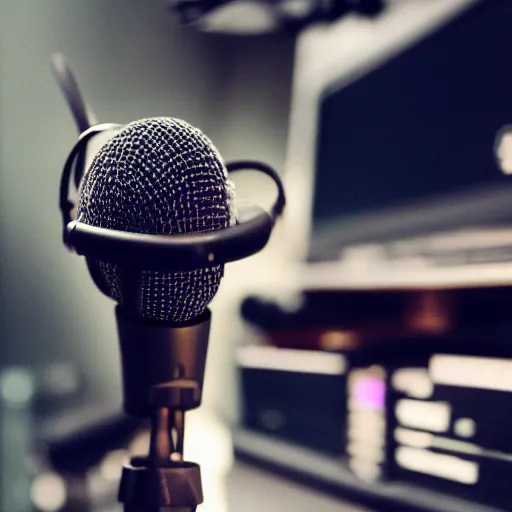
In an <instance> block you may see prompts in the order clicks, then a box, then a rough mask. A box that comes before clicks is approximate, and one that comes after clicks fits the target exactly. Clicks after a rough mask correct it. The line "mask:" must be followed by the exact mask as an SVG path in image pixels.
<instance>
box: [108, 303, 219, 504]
mask: <svg viewBox="0 0 512 512" xmlns="http://www.w3.org/2000/svg"><path fill="white" fill-rule="evenodd" d="M210 318H211V314H210V311H209V310H206V311H205V312H204V313H203V315H201V316H200V317H198V318H197V319H195V320H194V321H191V322H188V323H186V324H179V325H176V324H173V325H167V324H162V323H153V322H146V321H144V320H141V319H138V318H133V317H131V316H130V315H129V314H127V313H126V311H124V310H123V309H122V308H121V307H120V306H118V307H117V308H116V319H117V326H118V333H119V342H120V348H121V358H122V363H123V364H122V368H123V395H124V409H125V411H126V412H127V413H128V414H130V415H133V416H139V417H149V418H151V436H150V447H149V454H148V455H147V456H146V457H133V458H132V459H131V460H130V463H129V464H126V465H125V466H124V467H123V472H122V477H121V483H120V487H119V496H118V497H119V501H120V502H121V503H123V505H124V510H125V512H164V511H165V512H171V511H173V512H193V511H195V510H196V507H197V505H199V504H200V503H202V501H203V495H202V484H201V470H200V467H199V465H198V464H196V463H194V462H187V461H184V460H183V452H184V448H183V447H184V438H185V412H186V411H189V410H191V409H195V408H197V407H199V405H200V404H201V395H202V387H203V378H204V370H205V363H206V353H207V348H208V335H209V327H210ZM141 345H143V348H144V350H141Z"/></svg>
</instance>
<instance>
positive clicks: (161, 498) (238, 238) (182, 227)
mask: <svg viewBox="0 0 512 512" xmlns="http://www.w3.org/2000/svg"><path fill="white" fill-rule="evenodd" d="M113 128H116V130H117V133H116V135H114V137H113V138H112V139H111V140H109V141H108V142H107V143H106V144H104V145H103V146H102V148H101V149H100V150H99V152H98V153H97V154H96V156H95V157H94V159H93V161H92V164H91V166H90V167H89V168H88V169H86V170H85V172H84V173H83V176H82V178H81V181H80V185H79V190H78V195H79V200H78V205H77V207H76V208H75V205H74V204H73V202H72V201H71V200H70V199H69V186H70V183H72V182H73V176H72V174H73V165H74V162H75V160H76V159H77V158H79V156H80V155H81V154H82V153H83V152H84V151H85V150H86V146H87V143H88V141H90V140H91V139H92V138H94V137H95V136H96V135H97V134H98V133H102V132H103V131H104V130H112V129H113ZM243 169H252V170H257V171H259V172H262V173H264V174H266V175H267V176H269V177H270V178H272V179H273V180H274V182H275V184H276V186H277V189H278V197H277V199H276V201H275V204H274V206H273V208H272V210H271V211H270V212H266V211H265V210H264V209H263V208H261V207H260V206H258V205H254V204H243V203H241V202H239V201H238V202H235V194H234V187H233V185H232V183H231V181H230V180H229V179H228V173H229V172H236V171H239V170H243ZM284 206H285V196H284V190H283V186H282V183H281V180H280V178H279V176H278V174H277V173H276V172H275V170H273V169H272V168H271V167H269V166H267V165H266V164H263V163H261V162H252V161H241V162H231V163H228V164H224V162H223V160H222V157H221V156H220V154H219V152H218V151H217V149H216V148H215V146H214V145H213V143H212V142H211V141H210V140H209V139H208V138H207V137H206V136H205V135H204V134H203V133H202V132H201V131H200V130H198V129H197V128H195V127H193V126H191V125H189V124H188V123H186V122H185V121H182V120H178V119H173V118H168V117H157V118H150V119H142V120H139V121H135V122H132V123H129V124H128V125H126V126H124V127H119V126H116V125H110V124H109V125H96V126H92V127H91V128H89V129H88V130H86V131H84V132H83V133H82V134H81V136H80V137H79V140H78V142H77V143H76V144H75V146H74V148H73V149H72V150H71V152H70V154H69V156H68V158H67V160H66V163H65V165H64V170H63V174H62V179H61V187H60V207H61V212H62V220H63V238H64V242H65V244H66V246H67V247H68V248H69V249H72V250H74V251H75V252H77V253H78V254H80V255H83V256H85V257H86V261H87V265H88V268H89V271H90V273H91V276H92V277H93V280H94V282H95V283H96V285H97V286H98V288H99V289H100V290H101V291H102V292H103V293H104V294H105V295H107V296H108V297H110V298H112V299H114V300H115V301H116V302H117V307H116V320H117V326H118V334H119V344H120V351H121V362H122V379H123V403H124V409H125V411H126V412H127V413H128V414H130V415H133V416H138V417H150V418H152V435H151V443H150V452H149V454H148V457H144V458H140V457H137V458H134V459H132V461H131V464H129V465H127V466H125V467H124V469H123V476H122V480H121V486H120V494H119V496H120V501H122V502H123V503H124V504H125V510H126V511H130V512H131V511H140V510H158V507H169V508H173V507H178V508H179V507H184V508H183V510H195V507H196V506H197V504H198V503H201V502H202V491H201V481H200V472H199V466H198V465H197V464H194V463H191V462H184V461H183V437H184V425H185V424H184V413H185V411H187V410H190V409H194V408H196V407H198V406H199V405H200V403H201V396H202V388H203V377H204V369H205V363H206V354H207V348H208V334H209V326H210V318H211V313H210V310H209V309H208V304H209V303H210V302H211V300H212V299H213V297H214V296H215V294H216V293H217V291H218V288H219V285H220V282H221V279H222V277H223V274H224V265H225V264H226V263H228V262H230V261H235V260H239V259H242V258H245V257H248V256H250V255H252V254H254V253H256V252H258V251H259V250H261V249H263V247H264V246H265V245H266V243H267V241H268V239H269V237H270V234H271V232H272V229H273V226H274V223H275V221H276V219H277V218H278V217H279V216H280V215H281V213H282V211H283V209H284ZM74 211H76V217H75V218H73V212H74ZM166 510H167V509H166Z"/></svg>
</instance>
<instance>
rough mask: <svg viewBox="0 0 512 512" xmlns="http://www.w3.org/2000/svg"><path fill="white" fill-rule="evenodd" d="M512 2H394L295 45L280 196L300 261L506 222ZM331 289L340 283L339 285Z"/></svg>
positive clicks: (511, 204)
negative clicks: (502, 157)
mask: <svg viewBox="0 0 512 512" xmlns="http://www.w3.org/2000/svg"><path fill="white" fill-rule="evenodd" d="M511 49H512V2H510V0H394V1H390V2H389V3H388V8H387V10H386V11H385V12H384V13H383V14H382V15H381V16H380V17H378V18H376V19H375V20H366V19H360V18H357V17H352V18H350V19H343V20H341V21H340V22H339V23H337V24H334V25H331V26H317V27H313V28H311V29H310V30H309V31H308V32H306V33H304V35H303V36H302V38H301V39H300V41H299V44H298V50H297V64H296V65H297V67H296V72H295V81H294V93H293V101H292V115H291V122H290V139H289V154H288V161H287V169H286V180H287V183H286V186H287V191H288V196H289V214H288V220H289V222H290V223H293V225H291V224H290V229H289V232H290V233H293V238H292V240H291V242H292V244H293V249H292V251H291V252H292V253H293V254H294V255H295V257H296V258H297V261H299V260H301V261H308V260H309V261H311V260H313V261H331V262H332V261H335V260H337V259H338V258H339V257H340V254H342V253H343V251H344V250H346V248H347V247H353V246H355V245H361V244H375V243H386V242H389V241H392V240H399V239H407V238H409V237H417V236H427V235H431V234H432V233H439V232H446V231H450V232H453V231H457V230H461V229H467V228H478V227H485V229H487V228H488V227H489V226H492V227H494V228H495V227H496V226H501V227H503V226H505V227H507V225H510V224H511V223H512V177H511V176H508V175H507V174H506V173H504V172H503V169H500V165H499V162H497V159H496V137H497V134H498V133H499V132H500V130H502V129H503V127H504V126H506V125H508V124H510V123H512V65H511V64H510V62H511V56H512V50H511ZM334 280H335V279H334Z"/></svg>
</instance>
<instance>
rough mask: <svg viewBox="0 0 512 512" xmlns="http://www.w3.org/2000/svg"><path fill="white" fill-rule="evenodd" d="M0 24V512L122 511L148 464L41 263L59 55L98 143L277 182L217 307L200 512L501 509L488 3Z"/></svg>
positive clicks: (507, 226) (83, 310) (25, 8)
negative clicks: (219, 160)
mask: <svg viewBox="0 0 512 512" xmlns="http://www.w3.org/2000/svg"><path fill="white" fill-rule="evenodd" d="M0 5H1V9H0V182H1V186H0V224H1V225H0V283H1V285H0V294H1V295H0V308H1V309H0V326H1V334H2V344H1V346H0V446H1V450H0V505H1V506H0V510H2V511H4V510H5V511H7V510H9V511H10V512H18V511H19V512H29V511H31V512H32V511H43V512H46V511H48V512H49V511H71V510H76V511H79V512H80V511H84V512H85V511H91V512H92V511H106V510H120V508H119V505H118V504H116V494H117V486H118V481H119V476H120V471H121V469H120V468H121V465H122V463H123V462H124V460H125V458H126V456H127V453H128V452H133V451H134V450H135V451H136V452H138V451H143V450H144V449H145V447H146V445H147V428H146V427H145V426H144V425H141V424H140V423H139V422H137V421H135V420H133V421H132V420H129V419H127V418H124V416H122V414H121V379H120V364H119V351H118V343H117V332H116V325H115V317H114V303H113V302H112V301H111V300H109V299H107V298H106V297H104V296H103V295H102V294H100V293H99V292H98V290H97V289H96V288H95V286H94V284H93V282H92V280H91V279H90V276H89V275H88V272H87V269H86V266H85V264H84V261H83V260H82V259H81V258H78V257H77V256H75V255H72V254H70V253H69V252H68V251H67V250H66V249H65V248H64V247H63V245H62V243H61V225H60V223H61V219H60V217H59V212H58V186H59V180H60V175H61V170H62V166H63V164H64V161H65V159H66V157H67V155H68V153H69V151H70V149H71V147H72V146H73V144H74V143H75V142H76V139H77V135H78V134H77V131H76V127H75V124H74V121H73V118H72V116H71V113H70V111H69V108H68V106H67V105H66V102H65V100H64V98H63V96H62V93H61V91H60V90H59V87H58V85H57V83H56V80H55V77H54V76H53V74H52V70H51V65H50V59H51V56H52V55H53V54H55V53H57V52H62V53H63V54H64V55H65V56H66V57H67V58H68V59H69V61H70V63H71V66H72V68H73V71H74V72H75V74H76V76H77V79H78V81H79V84H80V88H81V89H82V91H83V93H84V95H85V97H86V100H87V102H88V103H90V104H91V106H92V108H93V110H94V112H95V114H96V115H97V117H98V119H99V120H100V121H101V122H116V123H127V122H129V121H132V120H136V119H140V118H144V117H152V116H171V117H177V118H180V119H185V120H186V121H188V122H189V123H191V124H192V125H195V126H197V127H200V128H201V130H203V131H204V132H205V133H206V134H207V135H208V136H209V137H210V138H211V139H212V141H213V142H214V144H215V145H216V146H217V148H218V149H219V151H220V153H221V154H222V155H223V157H224V159H225V160H226V161H229V160H233V159H257V160H261V161H264V162H267V163H269V164H270V165H272V166H273V167H275V168H276V169H277V170H278V171H279V173H280V174H281V176H282V178H283V180H284V182H285V189H286V192H287V197H288V204H287V210H286V213H285V216H284V218H283V219H282V221H281V222H280V223H279V224H278V226H277V227H276V230H275V232H274V234H273V236H272V238H271V240H270V242H269V245H268V246H267V247H266V248H265V250H264V251H262V252H261V253H260V254H258V255H256V256H254V257H252V258H249V259H247V260H244V261H240V262H236V263H234V264H231V265H229V266H228V267H227V269H226V274H225V277H224V279H223V282H222V285H221V288H220V291H219V293H218V294H217V296H216V297H215V299H214V301H213V303H212V305H211V309H212V313H213V323H212V332H211V337H210V345H209V353H208V361H207V370H206V380H205V387H204V398H203V405H202V407H201V408H200V409H199V410H197V411H194V412H192V413H190V421H189V427H188V428H189V430H188V432H187V448H186V449H187V458H188V459H190V460H194V461H197V462H200V463H201V465H202V467H203V485H204V491H205V503H204V504H203V505H201V506H200V507H199V510H203V511H204V512H206V511H208V510H212V511H213V510H216V511H219V512H222V511H225V512H227V511H233V510H236V509H243V510H246V511H248V512H250V511H251V510H257V509H261V508H267V509H268V510H271V511H272V510H287V509H292V508H293V509H294V510H296V511H299V512H300V511H304V512H305V511H307V510H310V509H311V508H313V507H315V508H317V509H318V510H326V511H330V510H333V511H334V510H340V511H343V510H347V511H355V512H357V511H371V510H373V511H384V510H429V511H431V510H436V511H447V510H450V511H456V510H464V511H473V510H474V511H482V512H483V511H491V510H494V511H498V510H512V491H511V490H510V485H509V482H510V480H511V479H512V438H511V436H510V431H511V427H512V413H511V412H510V410H511V405H512V403H511V395H510V393H511V392H512V365H511V359H510V356H511V343H510V336H511V331H510V320H509V314H508V312H509V303H510V302H509V299H510V295H511V293H512V287H511V284H512V229H511V227H512V226H511V223H512V208H511V204H512V201H511V199H512V188H511V187H512V185H511V182H510V181H509V180H510V177H509V176H508V174H510V173H511V172H512V163H511V162H512V128H510V129H509V125H510V126H512V95H511V93H510V91H512V68H511V67H510V66H508V65H507V64H508V60H509V53H510V50H509V49H510V48H511V44H512V4H511V2H510V1H509V0H387V1H378V0H331V1H330V2H316V1H315V0H279V1H277V0H274V1H272V2H270V1H266V0H257V1H255V0H252V1H248V0H233V1H229V0H226V1H219V2H213V1H211V0H180V1H177V0H173V1H167V2H166V1H164V0H151V1H149V2H148V1H146V2H142V1H138V0H124V1H121V0H111V1H110V2H100V1H98V0H90V1H88V2H64V0H48V1H46V2H35V1H34V0H3V1H2V2H1V4H0ZM235 184H236V188H237V197H240V198H244V199H246V198H247V199H250V200H254V201H257V202H260V203H262V204H264V205H269V204H270V203H271V201H272V199H273V197H274V195H273V194H274V191H273V188H272V185H271V184H270V183H268V182H267V180H266V179H265V178H260V177H257V176H254V175H253V174H251V173H241V174H240V176H237V177H236V180H235Z"/></svg>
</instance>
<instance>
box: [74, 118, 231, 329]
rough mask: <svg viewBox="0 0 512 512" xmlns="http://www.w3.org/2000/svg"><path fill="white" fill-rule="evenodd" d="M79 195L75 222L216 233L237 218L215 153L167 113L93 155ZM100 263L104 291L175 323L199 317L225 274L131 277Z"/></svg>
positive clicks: (219, 270) (217, 269)
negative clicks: (165, 116) (127, 283)
mask: <svg viewBox="0 0 512 512" xmlns="http://www.w3.org/2000/svg"><path fill="white" fill-rule="evenodd" d="M79 196H80V197H79V203H78V210H77V214H78V220H79V221H81V222H84V223H86V224H90V225H93V226H98V227H102V228H106V229H114V230H120V231H128V232H135V233H147V234H181V233H190V232H204V231H215V230H219V229H223V228H226V227H228V226H229V225H230V224H232V223H233V222H234V215H235V214H234V208H232V206H231V201H232V199H233V189H232V186H231V184H230V183H229V181H228V180H227V172H226V169H225V167H224V164H223V162H222V159H221V157H220V155H219V153H218V151H217V150H216V148H215V147H214V146H213V144H212V142H211V141H210V140H209V139H208V138H207V137H206V136H205V135H204V134H203V133H202V132H201V131H199V130H198V129H197V128H194V127H192V126H190V125H189V124H188V123H186V122H184V121H181V120H177V119H172V118H152V119H143V120H140V121H135V122H133V123H130V124H128V125H127V126H125V127H124V128H123V129H122V130H121V131H120V132H119V133H118V134H117V135H116V136H115V137H114V138H113V139H111V140H110V141H109V142H107V143H106V144H105V145H104V146H103V147H102V148H101V150H100V151H99V152H98V154H97V155H96V157H95V158H94V160H93V162H92V164H91V167H90V168H89V169H88V170H87V172H86V173H85V175H84V177H83V179H82V183H81V185H80V193H79ZM142 263H143V262H141V268H144V267H143V265H142ZM98 265H99V267H100V270H101V273H102V275H103V279H104V281H105V289H106V290H107V292H108V295H110V296H111V297H112V298H113V299H115V300H116V301H117V302H119V304H120V305H121V306H125V307H128V308H129V309H130V310H131V312H132V313H135V314H137V315H139V316H141V317H143V318H147V319H152V320H163V321H172V322H184V321H188V320H190V319H192V318H194V317H196V316H198V315H200V314H201V313H202V312H203V311H204V310H205V308H206V307H207V305H208V303H209V302H210V301H211V300H212V299H213V297H214V295H215V293H216V292H217V290H218V287H219V284H220V280H221V278H222V275H223V267H222V266H221V265H218V266H213V267H210V268H205V269H198V270H193V271H187V272H173V271H172V268H170V269H169V271H166V272H160V271H158V272H156V271H140V272H137V275H136V276H135V279H134V276H133V275H130V276H128V273H129V272H131V271H128V269H126V268H124V267H120V266H118V265H113V264H110V263H105V262H98ZM128 278H129V279H130V282H131V284H130V286H129V287H128V286H126V281H127V280H128ZM134 281H135V286H133V283H134ZM128 288H130V291H129V292H128V291H127V290H128Z"/></svg>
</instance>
